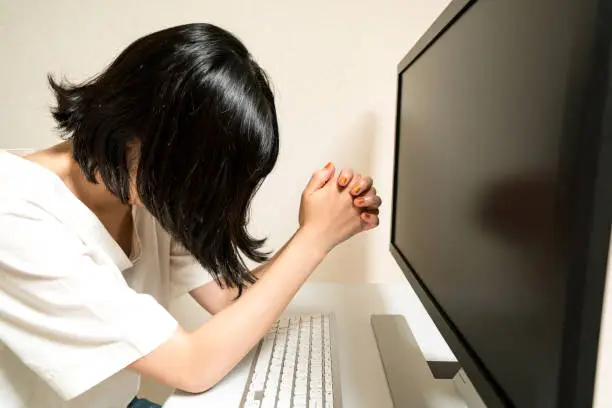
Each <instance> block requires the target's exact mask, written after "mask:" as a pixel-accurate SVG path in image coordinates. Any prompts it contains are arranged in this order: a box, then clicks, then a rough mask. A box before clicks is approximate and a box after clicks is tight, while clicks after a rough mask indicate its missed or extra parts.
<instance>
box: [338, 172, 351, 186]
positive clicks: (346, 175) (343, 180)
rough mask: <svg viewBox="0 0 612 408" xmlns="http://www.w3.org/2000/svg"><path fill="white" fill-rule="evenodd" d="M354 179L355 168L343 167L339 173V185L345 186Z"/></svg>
mask: <svg viewBox="0 0 612 408" xmlns="http://www.w3.org/2000/svg"><path fill="white" fill-rule="evenodd" d="M352 179H353V170H352V169H342V171H340V174H339V175H338V187H341V188H344V187H346V186H348V184H349V183H350V182H351V180H352Z"/></svg>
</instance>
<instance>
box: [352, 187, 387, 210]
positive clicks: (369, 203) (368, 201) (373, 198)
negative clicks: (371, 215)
mask: <svg viewBox="0 0 612 408" xmlns="http://www.w3.org/2000/svg"><path fill="white" fill-rule="evenodd" d="M353 203H354V204H355V207H359V208H367V209H368V210H370V209H372V210H374V209H378V207H380V205H381V204H382V199H381V198H380V197H379V196H377V195H374V194H371V193H370V192H369V191H368V192H367V194H365V195H363V196H361V197H357V198H356V199H355V200H353Z"/></svg>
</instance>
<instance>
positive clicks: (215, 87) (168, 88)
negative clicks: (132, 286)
mask: <svg viewBox="0 0 612 408" xmlns="http://www.w3.org/2000/svg"><path fill="white" fill-rule="evenodd" d="M49 81H50V84H51V87H52V88H53V90H54V91H55V94H56V98H57V105H56V107H55V108H54V110H53V116H54V118H55V120H56V121H57V123H58V126H59V128H60V129H61V130H62V131H63V132H64V134H65V135H66V137H67V138H69V139H70V140H71V141H72V144H73V151H74V158H75V160H76V161H77V163H78V164H79V166H80V167H81V169H82V170H83V172H84V174H85V176H86V177H87V179H88V180H89V181H91V182H96V180H98V179H101V180H102V181H103V182H104V184H105V185H106V186H107V187H108V189H109V190H110V191H111V192H112V193H113V194H115V195H116V196H117V197H118V198H119V199H121V201H122V202H124V203H127V202H130V201H134V200H136V199H138V200H139V201H141V202H142V204H143V205H144V206H145V207H146V208H147V209H148V210H149V211H150V212H151V214H152V215H153V216H154V217H155V218H156V219H157V220H158V221H159V222H160V224H161V225H162V226H163V227H164V228H165V229H166V230H167V231H168V232H169V233H170V234H171V235H172V236H174V237H175V238H176V239H178V240H179V241H180V242H181V243H182V244H183V245H184V246H185V248H186V249H188V250H189V251H190V252H191V253H192V254H193V255H194V256H195V257H196V259H197V260H198V261H199V262H200V263H201V264H202V265H203V266H204V267H206V268H207V269H208V270H210V271H211V272H212V273H213V274H214V276H215V277H216V278H217V279H219V280H220V281H221V283H224V284H227V285H229V286H232V287H239V288H242V286H243V285H244V284H245V283H247V282H252V280H253V277H252V276H251V275H250V274H249V272H248V270H247V268H246V266H245V265H244V263H243V262H242V260H241V259H240V256H239V252H242V253H244V254H245V255H246V256H248V257H249V258H251V259H253V260H255V261H262V260H264V259H265V254H263V253H262V252H260V248H261V246H262V245H263V241H262V240H256V239H253V238H252V237H250V236H249V234H248V232H247V230H246V223H247V218H248V211H249V203H250V201H251V198H252V197H253V194H254V193H255V191H256V190H257V188H258V187H259V185H260V184H261V182H262V180H263V179H264V178H265V177H266V176H267V175H268V174H269V173H270V172H271V170H272V168H273V167H274V164H275V162H276V158H277V155H278V148H279V139H278V125H277V119H276V110H275V106H274V96H273V94H272V92H271V90H270V86H269V83H268V80H267V77H266V75H265V73H264V71H263V70H262V69H261V68H260V67H259V65H257V63H256V62H255V61H254V60H253V59H252V57H251V55H250V54H249V52H248V51H247V49H246V48H245V47H244V45H243V44H242V43H241V42H240V41H239V40H238V39H237V38H236V37H234V36H233V35H232V34H230V33H228V32H227V31H224V30H222V29H221V28H218V27H215V26H213V25H210V24H188V25H183V26H179V27H174V28H169V29H166V30H162V31H159V32H156V33H153V34H150V35H147V36H145V37H142V38H140V39H139V40H137V41H135V42H134V43H132V44H131V45H130V46H129V47H128V48H126V49H125V50H124V51H123V52H122V53H121V54H120V55H119V56H118V57H117V59H115V61H114V62H113V63H112V64H111V65H110V66H109V67H108V68H107V69H106V70H105V71H104V72H102V73H101V74H100V75H98V76H97V77H95V78H94V79H92V80H90V81H88V82H86V83H83V84H79V85H71V84H58V83H57V82H55V81H54V80H53V79H52V78H49ZM130 146H131V147H132V149H130ZM134 146H135V147H136V149H133V147H134ZM132 150H136V154H135V157H134V160H132V158H131V157H128V156H129V152H130V151H132ZM133 163H135V165H134V164H133ZM132 167H135V169H134V171H131V168H132ZM134 174H135V179H136V189H137V191H138V197H130V179H131V177H133V176H134Z"/></svg>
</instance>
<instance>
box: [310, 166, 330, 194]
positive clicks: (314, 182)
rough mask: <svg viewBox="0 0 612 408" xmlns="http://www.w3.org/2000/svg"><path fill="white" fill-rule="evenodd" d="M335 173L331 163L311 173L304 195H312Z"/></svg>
mask: <svg viewBox="0 0 612 408" xmlns="http://www.w3.org/2000/svg"><path fill="white" fill-rule="evenodd" d="M335 172H336V169H335V167H334V165H333V163H331V162H330V163H327V165H326V166H325V167H323V168H322V169H320V170H317V171H315V172H314V173H313V175H312V177H311V178H310V181H309V182H308V185H307V186H306V189H305V190H304V192H305V193H306V194H311V193H314V192H315V191H317V190H318V189H320V188H321V187H323V186H324V185H325V184H326V183H327V182H328V181H329V179H330V178H331V177H332V176H333V175H334V173H335Z"/></svg>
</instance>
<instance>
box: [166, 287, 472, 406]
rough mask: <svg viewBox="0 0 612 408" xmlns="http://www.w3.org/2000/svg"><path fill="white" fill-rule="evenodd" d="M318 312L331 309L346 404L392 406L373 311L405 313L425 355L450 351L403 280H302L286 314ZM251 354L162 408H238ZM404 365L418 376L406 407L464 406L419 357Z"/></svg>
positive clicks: (409, 383) (178, 394)
mask: <svg viewBox="0 0 612 408" xmlns="http://www.w3.org/2000/svg"><path fill="white" fill-rule="evenodd" d="M406 285H407V283H406ZM415 301H416V302H417V303H416V304H415V303H414V302H415ZM316 311H333V312H334V313H335V317H336V327H335V337H336V342H337V351H338V354H339V355H338V356H337V358H338V359H339V363H340V380H341V391H342V401H343V406H344V408H392V407H393V405H392V402H391V396H390V394H389V390H388V387H387V382H386V379H385V376H384V371H383V367H382V363H381V361H380V357H379V354H378V349H377V346H376V341H375V338H374V334H373V332H372V328H371V325H370V316H371V315H372V314H403V315H404V316H406V319H407V321H408V323H409V325H410V327H411V329H412V331H413V332H414V334H415V337H416V338H417V340H418V341H419V343H421V348H423V349H424V352H425V354H426V355H429V356H431V355H436V354H437V355H444V354H445V353H448V352H450V351H447V349H445V347H446V345H445V344H444V343H442V344H440V341H441V340H440V339H438V337H437V334H436V333H435V332H434V333H431V330H432V327H431V326H432V323H431V322H430V321H428V320H427V319H425V320H424V319H423V313H422V306H421V305H420V303H418V299H416V296H414V293H412V292H411V291H410V292H409V291H407V286H404V285H403V284H393V285H390V284H385V285H378V284H306V285H305V286H304V287H303V288H302V289H301V290H300V292H299V293H298V294H297V296H296V297H295V299H294V300H293V302H292V303H291V305H290V306H289V307H288V308H287V310H286V312H285V314H297V313H305V312H316ZM433 327H435V326H433ZM434 330H435V329H434ZM424 343H427V344H424ZM432 347H436V348H437V349H436V350H437V352H432V351H431V348H432ZM428 349H429V350H428ZM252 357H253V356H252V353H251V354H249V355H248V356H247V357H246V358H245V359H244V360H243V361H242V362H241V363H240V364H239V365H238V366H237V367H236V368H235V369H234V370H233V371H232V372H231V373H230V374H229V375H228V376H227V377H226V378H224V379H223V381H221V382H220V383H219V384H218V385H217V386H216V387H214V388H213V389H211V390H209V391H208V392H205V393H203V394H199V395H188V394H185V393H183V392H180V391H177V392H175V393H174V394H173V395H172V396H171V397H170V398H169V399H168V401H167V402H166V403H165V404H164V408H207V407H211V408H224V407H228V408H237V407H238V405H239V404H240V400H241V397H242V393H243V390H244V386H245V383H246V380H247V376H248V372H249V368H250V365H251V361H252ZM406 364H410V365H412V366H414V367H415V371H414V372H415V375H416V377H415V378H413V379H412V380H410V381H407V384H406V386H407V387H413V388H414V395H415V401H416V402H417V403H416V404H415V405H413V406H411V407H410V408H421V407H423V408H424V407H427V408H462V407H465V404H464V403H463V401H462V400H461V399H460V398H459V397H458V396H457V394H456V393H455V390H454V386H453V384H452V381H451V380H434V379H433V377H432V376H431V373H430V372H429V371H428V370H427V369H426V368H425V367H426V366H425V364H426V363H425V360H424V359H423V357H422V356H420V355H419V357H418V358H417V357H415V358H414V361H407V362H406ZM417 405H420V406H421V407H419V406H417ZM398 408H400V407H398Z"/></svg>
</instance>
